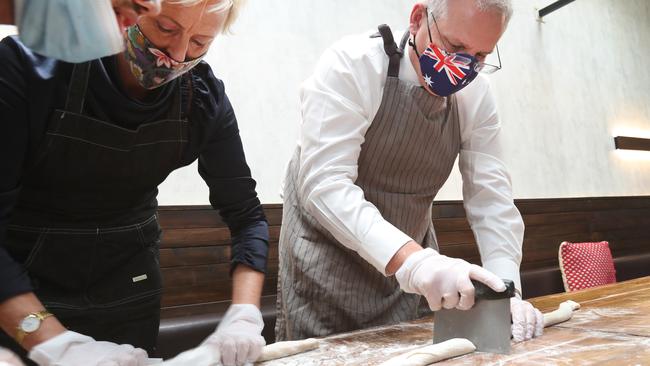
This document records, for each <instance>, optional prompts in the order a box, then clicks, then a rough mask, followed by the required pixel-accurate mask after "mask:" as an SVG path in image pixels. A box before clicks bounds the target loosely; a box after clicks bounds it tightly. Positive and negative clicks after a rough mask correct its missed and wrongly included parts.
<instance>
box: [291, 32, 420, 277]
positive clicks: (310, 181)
mask: <svg viewBox="0 0 650 366" xmlns="http://www.w3.org/2000/svg"><path fill="white" fill-rule="evenodd" d="M348 42H352V44H350V43H348ZM354 46H355V45H354V41H353V40H352V39H349V40H344V41H341V43H339V44H337V45H335V46H333V47H332V48H331V49H329V50H327V51H326V52H325V54H324V55H323V56H322V57H321V59H320V61H319V63H318V66H317V68H316V71H315V73H314V75H313V76H311V77H310V78H309V79H307V80H306V81H305V82H304V83H303V85H302V88H301V93H300V94H301V115H302V126H301V135H300V141H299V143H300V147H301V155H300V171H299V175H298V182H297V185H298V187H299V192H298V194H299V196H300V201H301V202H302V203H303V205H304V208H305V210H306V211H307V212H308V213H309V214H310V215H312V216H313V217H314V218H315V219H316V221H318V223H319V224H321V225H322V226H323V227H324V228H326V229H327V230H328V231H329V232H330V233H331V234H332V235H333V236H334V237H335V238H336V239H337V240H338V241H339V242H340V243H341V244H343V245H345V246H346V247H348V248H350V249H352V250H354V251H356V252H357V253H358V254H359V255H360V256H361V257H362V258H363V259H364V260H366V261H367V262H368V263H370V264H371V265H372V266H374V267H375V268H376V269H377V270H378V271H379V272H381V273H382V274H385V270H386V265H387V264H388V262H389V261H390V259H391V258H392V257H393V256H394V255H395V253H396V252H397V251H398V250H399V249H400V248H401V247H402V246H403V245H404V244H406V243H407V242H408V241H410V240H412V239H411V238H410V237H409V236H408V235H406V234H405V233H404V232H402V231H401V230H399V229H398V228H397V227H395V226H394V225H393V224H391V223H390V222H388V221H387V220H385V219H384V218H383V217H382V215H381V212H380V211H379V210H378V209H377V207H376V206H375V205H373V204H372V203H371V202H369V201H367V200H366V199H365V197H364V192H363V190H362V189H361V187H359V186H358V185H356V184H355V181H356V179H357V177H358V160H359V155H360V153H361V145H362V144H363V142H364V140H365V138H364V136H365V134H366V131H367V130H368V128H369V127H370V125H371V121H372V119H373V116H374V114H375V113H376V111H377V109H378V108H379V103H381V99H382V98H381V93H382V91H383V83H384V81H385V72H386V71H385V66H386V65H385V62H384V61H383V60H384V58H385V55H384V54H383V50H381V49H377V50H376V52H375V54H373V53H370V54H368V53H365V54H364V51H363V50H360V51H359V55H363V56H358V55H350V53H349V52H348V51H347V50H353V49H354V48H355V47H354ZM343 50H345V51H343Z"/></svg>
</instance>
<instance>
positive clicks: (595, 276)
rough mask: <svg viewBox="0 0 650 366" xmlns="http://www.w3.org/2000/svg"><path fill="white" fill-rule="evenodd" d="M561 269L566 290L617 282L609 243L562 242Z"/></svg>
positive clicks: (560, 252)
mask: <svg viewBox="0 0 650 366" xmlns="http://www.w3.org/2000/svg"><path fill="white" fill-rule="evenodd" d="M559 260H560V270H561V271H562V280H563V281H564V289H565V290H566V291H576V290H582V289H585V288H590V287H596V286H602V285H606V284H608V283H614V282H616V270H615V269H614V261H613V260H612V253H611V252H610V250H609V243H608V242H606V241H601V242H599V243H569V242H566V241H565V242H563V243H562V244H560V251H559Z"/></svg>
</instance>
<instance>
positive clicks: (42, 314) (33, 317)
mask: <svg viewBox="0 0 650 366" xmlns="http://www.w3.org/2000/svg"><path fill="white" fill-rule="evenodd" d="M50 316H52V313H50V312H49V311H47V310H41V311H38V312H35V313H31V314H29V315H27V316H26V317H24V318H23V320H21V321H20V324H18V327H17V328H16V330H17V331H16V336H15V337H14V339H15V340H16V342H17V343H18V344H19V345H22V344H23V340H24V339H25V336H26V335H27V334H29V333H34V332H35V331H37V330H38V328H40V327H41V323H43V320H45V318H47V317H50Z"/></svg>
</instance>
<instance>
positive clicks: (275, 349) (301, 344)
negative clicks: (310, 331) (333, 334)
mask: <svg viewBox="0 0 650 366" xmlns="http://www.w3.org/2000/svg"><path fill="white" fill-rule="evenodd" d="M316 348H318V340H316V339H314V338H307V339H303V340H300V341H285V342H277V343H273V344H269V345H268V346H264V349H262V355H261V356H260V358H258V359H257V362H263V361H269V360H275V359H277V358H282V357H288V356H291V355H295V354H297V353H302V352H307V351H311V350H313V349H316Z"/></svg>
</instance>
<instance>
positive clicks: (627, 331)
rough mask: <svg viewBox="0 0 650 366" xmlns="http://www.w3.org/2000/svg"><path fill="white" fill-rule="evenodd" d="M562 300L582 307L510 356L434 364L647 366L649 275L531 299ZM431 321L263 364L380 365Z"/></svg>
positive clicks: (341, 338)
mask: <svg viewBox="0 0 650 366" xmlns="http://www.w3.org/2000/svg"><path fill="white" fill-rule="evenodd" d="M565 300H574V301H577V302H579V303H580V304H581V306H582V307H581V309H580V310H578V311H577V312H575V313H574V316H573V318H572V319H571V320H570V321H568V322H565V323H561V324H557V325H555V326H553V327H550V328H546V330H545V332H544V335H543V336H541V337H539V338H536V339H533V340H531V341H528V342H523V343H518V344H513V347H512V351H511V353H510V354H509V355H496V354H489V353H480V352H475V353H472V354H469V355H465V356H461V357H457V358H455V359H452V360H447V361H442V362H440V363H437V364H436V365H450V366H451V365H545V366H546V365H571V366H573V365H650V277H644V278H640V279H636V280H631V281H626V282H621V283H616V284H612V285H608V286H603V287H599V288H594V289H588V290H583V291H577V292H573V293H564V294H557V295H550V296H544V297H539V298H535V299H531V302H533V304H535V305H536V306H537V307H538V308H539V309H540V310H542V311H543V312H549V311H552V310H555V309H556V308H557V306H558V305H559V304H560V303H561V302H562V301H565ZM432 328H433V318H432V317H429V318H424V319H421V320H418V321H415V322H410V323H405V324H398V325H392V326H385V327H379V328H372V329H365V330H361V331H356V332H351V333H346V334H340V335H336V336H330V337H327V338H323V339H322V344H321V346H320V348H319V349H317V350H314V351H310V352H307V353H304V354H301V355H295V356H292V357H287V358H284V359H280V360H275V361H269V362H266V363H263V364H262V365H268V366H274V365H378V364H379V363H381V362H383V361H385V360H386V359H388V358H390V357H393V356H396V355H398V354H400V353H404V352H407V351H409V350H411V349H413V348H415V347H418V346H424V345H427V344H430V343H431V342H432V334H433V333H432Z"/></svg>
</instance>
